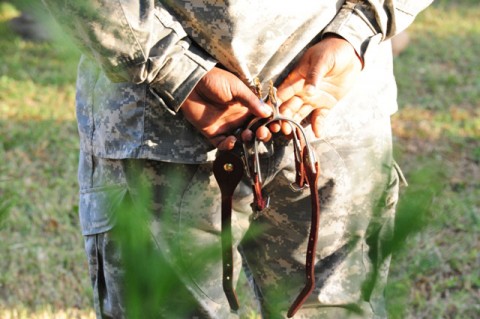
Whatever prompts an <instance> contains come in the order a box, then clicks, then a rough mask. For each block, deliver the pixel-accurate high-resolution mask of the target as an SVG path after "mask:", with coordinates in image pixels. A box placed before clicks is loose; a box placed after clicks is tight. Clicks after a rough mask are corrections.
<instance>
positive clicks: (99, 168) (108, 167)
mask: <svg viewBox="0 0 480 319" xmlns="http://www.w3.org/2000/svg"><path fill="white" fill-rule="evenodd" d="M78 177H79V178H78V179H79V184H80V199H79V217H80V225H81V229H82V234H83V235H94V234H99V233H103V232H107V231H109V230H111V229H112V228H113V226H114V225H115V221H116V211H117V210H118V208H119V206H120V205H121V203H122V202H123V200H124V198H125V196H126V194H127V185H126V182H125V174H124V171H123V166H122V163H121V160H110V159H102V158H97V157H95V156H93V155H91V154H86V153H83V152H80V164H79V171H78Z"/></svg>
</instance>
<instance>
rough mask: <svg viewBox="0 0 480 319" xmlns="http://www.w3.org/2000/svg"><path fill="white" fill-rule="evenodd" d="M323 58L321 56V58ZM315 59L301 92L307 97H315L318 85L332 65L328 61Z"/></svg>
mask: <svg viewBox="0 0 480 319" xmlns="http://www.w3.org/2000/svg"><path fill="white" fill-rule="evenodd" d="M322 57H323V56H322ZM322 57H320V58H317V59H315V60H314V62H313V63H311V64H310V66H309V69H308V72H307V76H306V78H305V85H304V88H303V91H304V92H305V94H306V95H307V96H312V95H315V94H316V92H317V88H318V85H319V84H320V82H321V80H322V79H323V78H324V77H325V76H326V74H327V73H328V72H329V71H330V70H331V68H332V65H331V62H330V59H325V58H322Z"/></svg>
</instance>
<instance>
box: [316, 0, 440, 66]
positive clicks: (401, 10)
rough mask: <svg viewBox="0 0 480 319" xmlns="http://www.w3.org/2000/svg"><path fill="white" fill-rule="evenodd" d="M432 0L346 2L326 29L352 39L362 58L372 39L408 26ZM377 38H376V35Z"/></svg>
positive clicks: (383, 38) (388, 36)
mask: <svg viewBox="0 0 480 319" xmlns="http://www.w3.org/2000/svg"><path fill="white" fill-rule="evenodd" d="M432 2H433V0H383V1H381V0H380V1H373V0H372V1H360V0H350V1H345V3H344V4H343V6H342V8H341V9H340V11H339V12H338V13H337V15H336V16H335V18H334V19H333V20H332V21H331V22H330V24H329V25H328V26H327V27H326V29H325V30H324V32H323V33H324V34H326V33H335V34H338V35H340V36H341V37H343V38H344V39H346V40H347V41H349V42H350V43H351V44H352V45H353V47H354V48H355V50H356V51H357V53H358V54H359V55H360V56H361V57H362V58H363V55H364V53H365V50H366V48H367V46H368V44H369V42H370V39H371V38H372V37H374V36H375V35H377V34H381V35H382V36H381V37H378V38H381V39H382V40H386V39H389V38H391V37H393V36H394V35H396V34H398V33H400V32H401V31H403V30H404V29H406V28H407V27H408V26H409V25H410V24H411V23H412V22H413V20H414V19H415V17H416V16H417V14H418V13H420V12H421V11H422V10H423V9H425V8H426V7H428V6H429V5H430V4H431V3H432ZM376 38H377V37H376Z"/></svg>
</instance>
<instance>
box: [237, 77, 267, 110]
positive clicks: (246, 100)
mask: <svg viewBox="0 0 480 319" xmlns="http://www.w3.org/2000/svg"><path fill="white" fill-rule="evenodd" d="M230 90H231V92H232V96H233V98H234V99H235V100H237V101H238V102H240V103H241V104H242V105H243V106H245V107H246V108H248V110H249V111H250V112H251V113H252V114H253V115H255V116H259V117H269V116H270V115H272V112H273V110H272V108H271V107H270V106H268V105H267V104H265V103H263V101H262V100H261V99H259V98H258V96H257V95H255V93H253V92H252V90H250V88H249V87H248V86H246V85H245V84H244V83H243V82H242V81H238V82H237V83H236V84H234V85H232V86H231V88H230Z"/></svg>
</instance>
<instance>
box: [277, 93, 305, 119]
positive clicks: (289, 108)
mask: <svg viewBox="0 0 480 319" xmlns="http://www.w3.org/2000/svg"><path fill="white" fill-rule="evenodd" d="M303 103H304V101H303V99H302V98H301V97H299V96H293V97H292V98H291V99H289V100H288V101H285V102H284V103H282V105H280V113H281V114H282V115H283V116H285V117H288V118H292V117H293V114H295V113H296V112H298V110H300V108H301V107H302V105H303Z"/></svg>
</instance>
